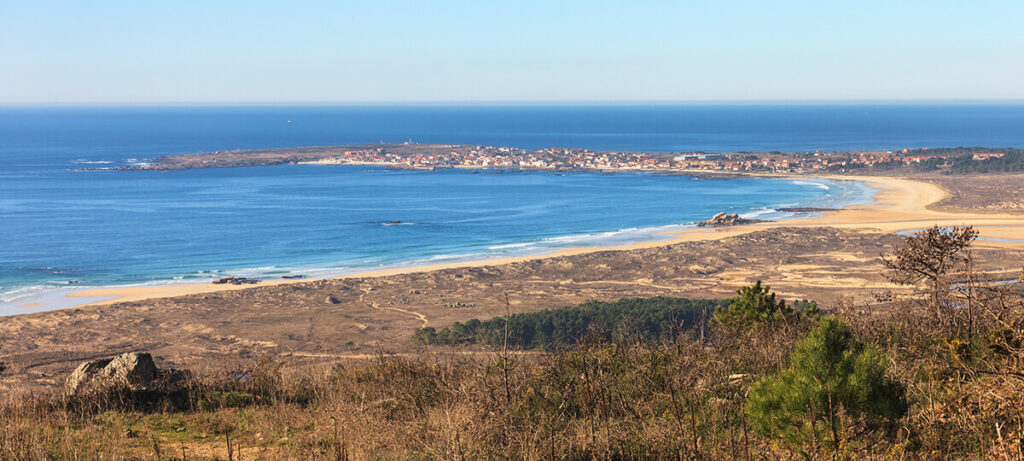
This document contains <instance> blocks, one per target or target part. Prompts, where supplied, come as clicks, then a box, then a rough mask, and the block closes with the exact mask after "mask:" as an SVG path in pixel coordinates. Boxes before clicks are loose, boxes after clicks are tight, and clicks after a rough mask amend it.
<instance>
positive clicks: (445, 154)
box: [322, 146, 1005, 173]
mask: <svg viewBox="0 0 1024 461" xmlns="http://www.w3.org/2000/svg"><path fill="white" fill-rule="evenodd" d="M453 147H456V146H453ZM457 147H459V148H458V149H453V150H435V151H430V152H416V153H403V152H389V151H387V150H386V149H384V148H376V149H363V150H352V151H345V152H340V153H337V154H330V155H327V156H325V157H324V159H323V160H322V162H325V163H352V162H360V163H381V164H388V165H398V166H407V167H412V168H453V167H461V168H531V169H533V168H536V169H599V170H609V169H616V170H707V171H769V172H780V173H802V172H811V171H836V170H844V169H853V168H859V167H871V166H876V165H879V164H886V165H893V164H905V165H911V164H915V163H920V162H924V161H928V160H932V159H945V158H947V157H948V156H946V155H907V154H908V152H909V150H907V149H904V150H903V151H902V152H898V153H897V152H893V151H864V152H844V153H833V152H828V153H823V152H815V153H779V152H771V153H730V154H707V153H700V152H695V153H684V154H642V153H622V152H592V151H590V150H587V149H570V148H560V147H559V148H545V149H540V150H524V149H518V148H514V147H491V146H457ZM1003 155H1005V154H1004V153H1001V152H975V153H974V154H973V158H974V159H975V160H984V159H988V158H999V157H1002V156H1003Z"/></svg>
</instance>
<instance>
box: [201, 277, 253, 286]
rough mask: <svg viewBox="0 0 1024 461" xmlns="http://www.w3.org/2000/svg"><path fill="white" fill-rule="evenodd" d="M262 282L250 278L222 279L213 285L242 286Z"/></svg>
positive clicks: (215, 281)
mask: <svg viewBox="0 0 1024 461" xmlns="http://www.w3.org/2000/svg"><path fill="white" fill-rule="evenodd" d="M260 282H261V280H260V279H249V278H245V277H221V278H219V279H217V280H214V281H213V283H214V284H215V285H242V284H249V285H255V284H257V283H260Z"/></svg>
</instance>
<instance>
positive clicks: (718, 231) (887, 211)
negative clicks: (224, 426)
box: [34, 176, 1024, 307]
mask: <svg viewBox="0 0 1024 461" xmlns="http://www.w3.org/2000/svg"><path fill="white" fill-rule="evenodd" d="M770 177H774V178H779V179H808V177H806V176H799V177H794V176H770ZM815 178H823V179H832V180H840V181H863V182H864V183H866V184H867V185H868V186H870V187H871V188H873V189H875V190H876V191H877V192H876V193H875V196H874V199H873V203H871V204H866V205H853V206H848V207H846V208H843V209H842V210H837V211H827V212H822V213H818V214H819V216H813V217H807V218H795V219H786V220H782V221H774V222H766V223H756V224H750V225H743V226H732V227H720V228H713V229H711V228H695V229H688V230H685V231H682V232H678V233H671V234H668V235H666V236H665V237H666V238H665V239H664V240H659V241H652V242H642V243H636V244H632V245H624V246H616V247H590V248H566V249H562V250H558V251H553V252H550V253H547V254H543V255H532V256H522V257H511V258H499V259H487V260H480V261H468V262H453V263H447V264H434V265H425V266H413V267H403V268H396V269H387V270H377V271H368V272H359V273H353V274H347V275H343V276H340V277H332V279H346V278H364V277H384V276H392V275H398V274H408V273H416V272H426V271H436V270H442V269H452V268H458V267H482V266H490V265H498V264H507V263H513V262H522V261H529V260H534V259H539V258H553V257H559V256H570V255H578V254H583V253H590V252H599V251H609V250H630V249H640V248H653V247H659V246H665V245H671V244H674V243H679V242H695V241H704V240H714V239H723V238H727V237H734V236H737V235H742V234H747V233H750V232H755V231H761V230H768V229H775V228H780V227H790V228H791V227H823V226H829V227H835V228H841V229H854V230H855V229H864V230H870V231H873V232H883V233H895V232H902V231H914V230H918V229H923V228H927V227H931V226H933V225H940V226H955V225H967V224H970V225H974V226H976V227H977V228H978V230H979V231H980V238H981V240H980V241H979V242H978V244H980V245H988V246H998V247H1011V248H1021V247H1024V240H1021V239H1024V232H1022V229H1021V226H1024V216H1022V215H1019V214H1017V215H1014V214H993V213H981V212H977V213H973V212H950V211H937V210H933V209H930V208H929V205H932V204H934V203H938V202H940V201H942V200H943V199H945V198H946V197H948V196H949V193H948V192H947V191H946V190H945V189H943V188H942V187H941V186H939V185H936V184H934V183H930V182H925V181H920V180H914V179H907V178H894V177H877V176H815ZM990 239H991V240H990ZM310 280H311V279H300V280H273V281H265V282H262V283H260V286H274V285H281V284H289V283H299V282H309V281H310ZM245 288H252V285H214V284H211V283H205V284H187V285H160V286H137V287H109V288H95V289H85V290H82V291H76V292H73V293H69V294H68V295H67V296H68V297H70V298H94V299H95V298H107V299H104V300H102V301H98V302H93V303H88V305H101V304H112V303H118V302H125V301H141V300H147V299H154V298H166V297H172V296H182V295H189V294H201V293H212V292H219V291H228V290H239V289H245ZM83 305H86V304H83ZM34 307H39V306H34Z"/></svg>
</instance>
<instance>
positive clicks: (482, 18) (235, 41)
mask: <svg viewBox="0 0 1024 461" xmlns="http://www.w3.org/2000/svg"><path fill="white" fill-rule="evenodd" d="M1022 23H1024V1H1020V0H1012V1H994V0H971V1H966V0H959V1H946V0H929V1H915V0H884V1H876V0H860V1H821V0H817V1H786V0H776V1H774V2H768V1H762V0H758V1H741V0H718V1H711V0H708V1H686V0H677V1H644V0H634V1H620V2H611V1H602V0H588V1H575V0H565V1H557V0H547V1H532V0H519V1H514V2H513V1H479V0H476V1H449V0H431V1H426V0H417V1H397V0H396V1H389V0H377V1H366V2H364V1H345V0H341V1H304V0H291V1H287V2H285V1H279V2H260V1H236V0H220V1H191V0H176V1H172V2H147V1H141V2H140V1H138V0H134V1H104V0H96V1H81V0H73V1H48V0H31V1H17V0H2V1H0V104H14V105H18V104H80V103H104V104H147V103H170V104H219V103H271V104H277V103H328V104H329V103H431V102H470V103H474V102H512V103H516V102H638V101H639V102H675V101H680V102H682V101H818V100H828V101H834V100H852V101H859V100H1020V99H1024V33H1021V31H1020V24H1022Z"/></svg>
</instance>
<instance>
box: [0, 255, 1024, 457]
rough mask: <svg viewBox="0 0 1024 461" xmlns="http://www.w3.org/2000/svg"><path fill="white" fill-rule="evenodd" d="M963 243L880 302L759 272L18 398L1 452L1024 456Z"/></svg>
mask: <svg viewBox="0 0 1024 461" xmlns="http://www.w3.org/2000/svg"><path fill="white" fill-rule="evenodd" d="M938 236H939V237H942V235H938ZM932 237H935V236H932ZM967 237H970V236H969V235H967ZM940 240H941V239H940ZM967 240H968V241H969V240H970V238H968V239H967ZM939 243H942V242H941V241H940V242H939ZM968 243H969V242H968ZM908 247H909V246H908ZM908 247H905V248H904V249H906V248H908ZM965 248H966V247H962V248H954V250H956V251H951V252H947V253H946V254H943V255H942V258H946V260H944V261H942V262H944V263H945V262H950V264H948V265H945V264H943V265H941V266H942V267H941V269H942V270H940V271H936V272H934V273H932V274H931V275H930V277H931V278H929V279H928V280H923V279H917V280H907V281H906V283H911V282H923V283H922V286H926V287H927V288H924V289H922V291H921V292H920V293H919V294H918V295H915V296H912V297H906V298H900V299H894V298H891V297H889V296H890V295H889V294H887V293H879V299H881V300H883V301H884V302H885V303H886V305H887V307H888V308H887V309H877V308H871V309H869V308H866V307H864V306H851V305H834V306H827V309H826V311H825V312H824V313H820V314H819V313H817V312H814V313H811V312H809V311H808V310H806V309H793V308H792V307H790V306H787V305H785V303H782V302H780V301H777V300H775V298H774V295H771V294H770V292H769V290H768V288H767V287H762V286H761V285H760V284H757V285H755V286H754V287H747V288H744V289H742V290H740V292H739V296H738V297H737V298H734V299H733V300H732V302H731V303H730V304H729V307H728V308H725V307H724V306H723V307H719V309H718V310H717V311H716V312H715V314H714V316H713V318H711V319H709V320H708V321H707V322H704V323H701V324H700V325H694V326H700V327H702V328H690V329H686V330H685V331H684V332H682V333H681V334H676V333H677V332H675V331H674V332H673V334H671V335H661V336H654V335H651V334H645V335H630V334H609V331H608V330H607V324H605V328H596V327H595V328H593V329H590V330H589V331H587V332H586V333H585V334H584V335H583V336H582V337H580V338H578V341H577V342H576V344H574V345H564V346H562V347H553V348H551V350H548V351H522V352H520V351H515V350H512V348H507V347H504V342H503V345H502V346H501V347H490V348H489V349H487V350H481V349H474V351H476V353H469V352H473V351H467V350H458V349H452V348H451V347H447V346H446V347H437V346H433V347H430V346H428V347H425V348H424V349H422V350H421V352H419V353H416V354H405V355H398V354H390V353H387V352H384V351H381V352H380V353H379V354H377V356H376V357H375V358H372V359H367V360H352V361H347V362H338V363H324V364H321V365H316V366H303V367H292V366H289V365H290V364H288V363H284V362H282V361H281V360H280V359H278V358H276V357H275V356H273V355H269V354H264V355H261V356H260V358H259V359H258V360H255V361H254V362H253V363H251V364H249V366H248V367H247V368H246V369H244V370H237V371H238V372H236V373H227V372H226V370H224V369H221V372H220V373H206V374H199V375H197V376H196V378H195V379H194V380H193V382H192V383H191V385H190V386H189V387H188V388H187V389H185V390H183V391H181V392H178V393H176V394H173V395H142V394H131V393H127V392H118V391H111V392H109V393H106V394H103V395H92V396H89V397H75V398H71V397H67V396H63V395H61V394H59V393H56V392H55V393H52V394H46V395H36V396H33V397H30V398H27V399H26V398H21V399H18V400H11V399H7V400H6V401H4V402H2V404H0V458H2V459H143V458H145V459H231V460H235V459H302V460H308V459H492V458H506V459H801V458H809V459H950V458H955V459H1016V460H1019V459H1024V451H1022V450H1024V447H1022V438H1024V410H1022V408H1024V341H1022V338H1024V335H1022V327H1024V296H1022V294H1021V290H1020V287H1019V283H1007V282H1006V281H990V282H984V281H979V280H978V277H977V276H976V275H974V274H972V272H971V262H970V258H969V256H968V257H960V256H957V255H962V254H963V253H962V251H960V250H964V249H965ZM911 249H912V248H911ZM908 251H909V250H908ZM924 251H926V252H927V251H930V250H929V249H927V248H926V249H925V250H924ZM907 254H908V255H909V256H908V257H907V259H906V260H903V259H900V255H899V254H897V255H896V256H895V257H894V259H892V260H889V261H888V262H887V265H889V266H890V269H891V270H893V272H894V274H896V275H899V270H901V269H906V268H907V267H909V266H900V265H899V263H901V262H907V261H910V262H914V261H916V260H914V259H913V258H912V256H914V255H916V254H917V253H907ZM953 263H955V264H953ZM961 263H962V264H963V266H962V269H960V268H959V267H960V266H959V265H958V264H961ZM896 275H894V277H895V276H896ZM655 302H656V303H658V304H659V305H660V304H664V302H665V301H664V300H663V299H660V300H656V301H655ZM634 304H635V301H630V305H634ZM701 306H703V305H701ZM590 308H593V306H591V307H590ZM814 310H815V311H816V309H814ZM488 334H490V333H488ZM830 335H831V336H830ZM830 338H831V339H830ZM815 341H819V342H815ZM833 349H834V350H833ZM819 352H820V353H819ZM833 352H834V354H833ZM878 389H883V390H885V393H884V395H883V394H879V393H878V392H877V391H878ZM865 396H868V397H865ZM883 401H885V402H888V403H886V404H885V405H881V404H880V402H883ZM883 406H884V407H885V408H881V407H883ZM826 407H827V408H826Z"/></svg>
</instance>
